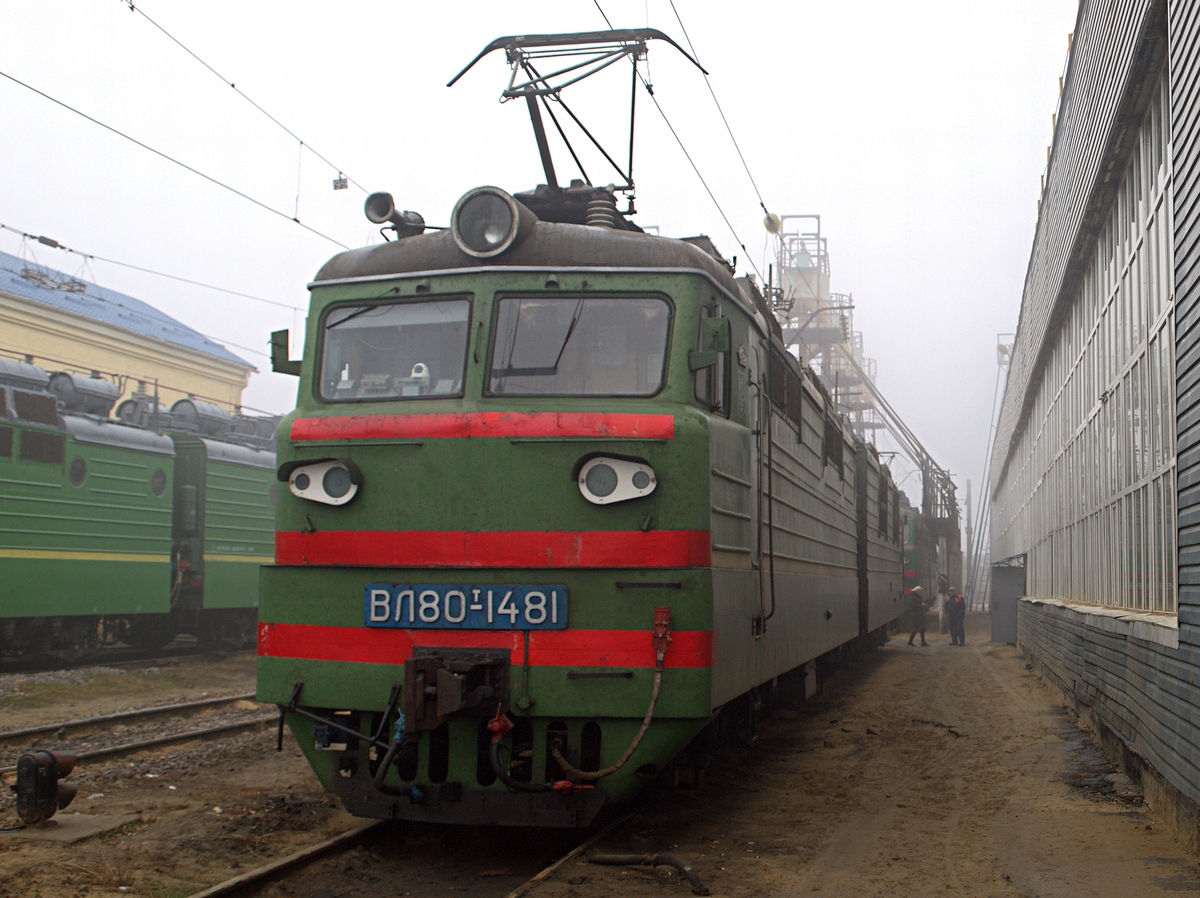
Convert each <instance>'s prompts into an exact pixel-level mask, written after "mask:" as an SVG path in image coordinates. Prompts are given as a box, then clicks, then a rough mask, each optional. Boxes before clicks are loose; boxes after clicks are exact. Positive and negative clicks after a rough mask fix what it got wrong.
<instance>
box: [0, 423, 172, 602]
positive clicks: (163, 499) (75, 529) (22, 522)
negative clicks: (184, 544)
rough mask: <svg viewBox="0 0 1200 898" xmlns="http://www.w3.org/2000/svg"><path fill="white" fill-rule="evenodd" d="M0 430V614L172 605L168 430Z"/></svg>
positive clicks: (74, 426) (22, 426)
mask: <svg viewBox="0 0 1200 898" xmlns="http://www.w3.org/2000/svg"><path fill="white" fill-rule="evenodd" d="M0 430H7V431H9V432H10V434H11V437H9V438H4V439H0V449H3V448H5V447H6V448H7V450H8V451H7V452H5V451H0V582H3V584H4V588H3V590H2V591H0V617H59V616H63V617H66V616H76V615H86V616H93V615H110V614H127V613H142V614H147V613H161V612H165V611H168V610H169V608H170V585H171V541H170V521H171V495H170V490H169V489H168V486H169V484H170V482H171V479H172V477H173V471H174V458H173V452H172V448H171V443H170V440H166V439H164V438H163V437H159V436H156V435H152V434H146V433H143V432H140V431H136V430H133V429H132V428H126V427H122V426H120V425H118V424H114V423H106V422H101V421H95V420H90V419H68V420H67V425H66V429H64V428H62V427H52V426H49V425H44V426H39V425H34V424H30V423H28V422H23V421H12V420H9V421H5V422H4V423H3V424H2V425H0Z"/></svg>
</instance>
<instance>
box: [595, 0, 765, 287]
mask: <svg viewBox="0 0 1200 898" xmlns="http://www.w3.org/2000/svg"><path fill="white" fill-rule="evenodd" d="M592 2H593V3H594V4H595V5H596V10H597V11H598V12H599V13H600V15H601V17H602V18H603V19H604V24H606V25H607V26H608V30H609V31H615V30H616V29H615V28H613V24H612V22H611V21H609V18H608V16H607V15H605V12H604V10H603V9H602V8H601V6H600V0H592ZM681 25H682V23H681ZM685 36H686V34H685ZM689 43H690V41H689ZM633 66H634V72H635V73H636V74H637V76H638V80H639V81H641V82H642V87H644V88H645V89H646V93H647V94H649V95H650V99H651V100H652V101H653V102H654V108H655V109H657V110H658V114H659V115H660V116H662V120H663V123H664V124H665V125H666V126H667V130H668V131H670V132H671V136H672V137H673V138H675V143H677V144H678V145H679V149H680V150H681V151H682V152H683V155H684V158H685V159H687V161H688V165H690V166H691V167H692V171H694V172H695V173H696V177H697V178H698V179H699V180H700V185H701V186H702V187H703V188H704V191H705V193H707V194H708V198H709V199H710V200H712V203H713V205H714V206H716V208H717V212H718V213H719V214H720V216H721V219H722V220H723V221H724V222H725V227H727V228H728V229H729V233H730V234H732V235H733V239H734V240H736V241H737V245H738V246H740V247H741V249H742V252H743V253H744V254H745V255H744V257H743V258H745V260H746V261H747V262H749V263H750V267H751V268H753V269H754V272H755V274H757V275H758V277H759V279H760V280H762V276H763V274H762V271H761V270H760V269H759V267H758V265H757V264H755V262H754V258H753V257H752V256H751V255H750V250H748V249H746V244H745V242H744V241H743V240H742V238H741V236H740V235H739V234H738V232H737V229H736V228H735V227H734V226H733V222H731V221H730V220H729V216H728V215H726V214H725V210H724V209H723V208H721V204H720V202H718V201H717V197H716V195H715V194H713V192H712V188H710V187H709V186H708V182H707V181H706V180H705V179H704V175H702V174H701V173H700V168H699V167H698V166H697V165H696V162H695V160H693V159H692V155H691V153H689V152H688V149H687V147H686V146H684V143H683V139H682V138H681V137H680V136H679V134H678V132H676V130H675V126H674V125H672V124H671V120H670V119H669V118H667V113H666V112H664V111H663V108H662V105H661V104H660V103H659V102H658V97H656V96H655V95H654V87H653V85H651V84H650V82H649V81H647V80H646V78H645V76H644V75H642V73H641V72H639V71H638V70H637V60H636V59H635V60H633ZM710 90H711V88H710ZM714 99H715V96H714ZM740 152H741V151H740V150H739V154H740ZM751 180H753V179H751ZM757 189H758V188H757V187H755V190H756V191H757ZM763 208H766V207H765V206H764V207H763Z"/></svg>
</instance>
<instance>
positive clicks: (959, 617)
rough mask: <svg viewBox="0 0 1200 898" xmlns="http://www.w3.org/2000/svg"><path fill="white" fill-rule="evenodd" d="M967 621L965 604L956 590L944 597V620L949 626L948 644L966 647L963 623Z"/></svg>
mask: <svg viewBox="0 0 1200 898" xmlns="http://www.w3.org/2000/svg"><path fill="white" fill-rule="evenodd" d="M966 619H967V603H966V602H965V601H964V600H963V597H962V596H961V595H959V594H958V592H957V591H956V590H950V594H949V595H947V596H946V620H947V622H948V623H949V624H950V644H951V645H966V642H967V640H966V633H965V632H964V626H963V625H964V623H965V621H966Z"/></svg>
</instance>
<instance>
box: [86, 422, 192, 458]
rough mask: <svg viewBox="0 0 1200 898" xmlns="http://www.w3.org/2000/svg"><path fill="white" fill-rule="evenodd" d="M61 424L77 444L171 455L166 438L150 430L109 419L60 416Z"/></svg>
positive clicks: (170, 445)
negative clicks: (91, 444)
mask: <svg viewBox="0 0 1200 898" xmlns="http://www.w3.org/2000/svg"><path fill="white" fill-rule="evenodd" d="M63 424H64V426H65V427H66V430H67V433H69V434H70V435H71V436H72V437H74V438H75V439H76V440H78V441H79V442H81V443H98V444H100V445H104V446H119V447H121V448H123V449H138V450H141V451H142V452H155V453H158V454H160V455H174V454H175V445H174V444H173V443H172V442H171V440H170V439H169V438H168V437H165V436H163V435H162V434H160V433H155V432H154V431H153V430H144V429H142V428H140V427H131V426H129V425H127V424H124V423H121V422H118V421H116V420H113V419H111V418H109V419H105V418H92V417H87V416H83V415H64V416H63Z"/></svg>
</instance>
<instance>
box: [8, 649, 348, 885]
mask: <svg viewBox="0 0 1200 898" xmlns="http://www.w3.org/2000/svg"><path fill="white" fill-rule="evenodd" d="M253 690H254V655H253V654H252V653H248V652H247V653H241V654H238V655H231V656H230V657H228V658H225V659H211V658H203V657H201V658H195V659H187V660H186V661H184V662H180V663H178V664H166V665H162V666H147V667H144V668H142V667H130V668H126V667H121V668H105V667H92V668H80V669H78V670H72V671H55V672H46V673H36V674H28V675H14V676H3V677H0V729H9V728H16V727H20V726H27V725H32V724H35V723H43V722H48V721H56V720H68V719H72V718H78V717H87V716H92V715H95V714H98V713H103V712H106V711H114V710H120V709H124V708H130V707H146V706H149V705H155V704H163V703H167V702H173V701H181V700H184V699H194V698H201V697H203V696H205V695H209V696H216V695H229V694H238V693H244V692H252V691H253ZM274 742H275V736H274V732H272V731H270V730H269V729H264V730H260V731H256V732H252V733H246V734H242V735H238V736H233V737H229V738H227V739H224V740H219V741H212V742H203V743H192V744H188V745H184V746H178V747H171V748H164V749H160V750H156V751H151V752H145V753H142V754H140V755H138V756H136V757H134V758H131V759H130V758H126V759H118V760H114V761H111V762H97V763H93V764H81V765H80V766H79V767H77V768H76V770H75V772H74V773H73V774H72V775H71V776H70V778H69V781H70V782H74V783H77V784H78V785H79V793H78V795H77V797H76V798H75V801H74V802H73V803H72V804H71V805H70V806H69V807H68V808H67V809H66V810H64V811H60V812H59V814H58V815H57V816H58V818H60V819H62V818H70V817H71V816H72V815H74V814H75V813H79V814H83V815H87V816H89V817H94V816H104V817H113V818H129V822H127V823H125V824H124V825H121V826H118V827H117V828H115V829H112V830H111V831H108V832H105V833H102V834H101V835H98V836H93V837H91V838H87V839H84V840H82V841H79V842H76V843H74V844H66V843H64V842H61V841H37V840H28V839H24V838H19V837H18V836H17V835H16V834H7V833H4V834H0V898H17V896H20V898H71V896H100V895H105V896H107V895H128V894H134V895H143V896H151V898H176V896H183V895H189V894H191V893H193V892H195V891H198V890H199V889H201V888H203V887H205V886H209V885H213V884H214V883H217V882H221V881H223V880H225V879H228V878H230V877H232V876H236V875H237V874H238V873H240V872H244V871H245V870H249V869H252V868H254V867H256V866H258V865H259V864H262V863H264V862H265V861H266V860H268V859H270V858H272V857H278V856H281V855H284V854H287V853H289V852H291V851H295V850H297V849H299V848H302V847H305V846H307V845H309V844H312V843H314V842H319V841H321V840H322V839H324V838H327V837H328V836H331V835H334V834H335V833H339V832H342V831H344V830H346V829H349V828H350V827H351V826H353V825H355V821H354V820H353V819H352V818H351V817H350V816H349V815H347V814H346V813H345V812H344V811H342V810H341V807H340V804H338V803H337V802H336V801H334V800H333V799H332V798H330V797H329V796H327V795H325V794H324V793H323V792H322V791H321V790H320V788H319V786H318V785H317V783H316V780H315V778H314V777H313V776H312V773H311V771H310V770H309V768H308V765H307V764H306V763H305V762H304V759H303V757H302V756H301V754H300V751H299V749H298V748H297V747H296V744H295V743H294V742H293V741H292V740H291V739H290V737H289V738H288V739H286V740H285V741H284V751H283V753H282V754H276V753H275V751H274ZM6 754H12V753H11V752H6ZM5 763H12V759H11V758H6V759H5ZM15 822H16V812H15V807H14V804H13V798H12V796H11V794H9V793H8V792H7V790H4V792H3V793H0V826H5V825H12V824H14V823H15Z"/></svg>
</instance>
